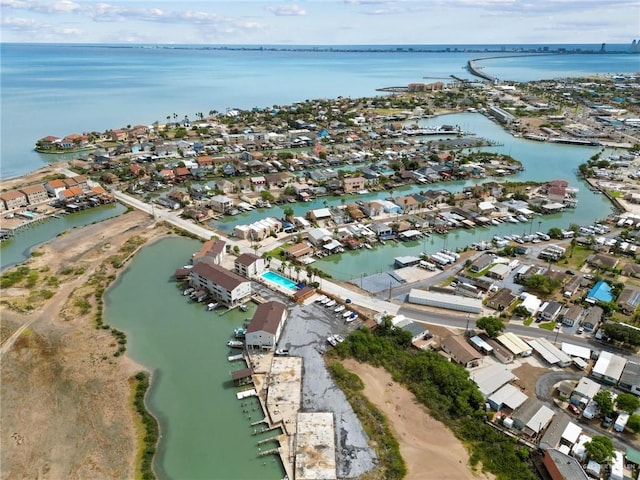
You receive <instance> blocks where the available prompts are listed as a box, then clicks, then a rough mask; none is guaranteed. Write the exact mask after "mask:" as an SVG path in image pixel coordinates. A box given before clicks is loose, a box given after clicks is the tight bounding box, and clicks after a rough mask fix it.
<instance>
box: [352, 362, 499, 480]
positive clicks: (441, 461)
mask: <svg viewBox="0 0 640 480" xmlns="http://www.w3.org/2000/svg"><path fill="white" fill-rule="evenodd" d="M344 365H345V367H346V368H348V369H349V370H351V371H352V372H354V373H355V374H357V375H358V376H359V377H360V378H361V379H362V381H363V383H364V386H365V388H364V393H365V395H366V396H367V398H368V399H369V400H370V401H371V402H373V403H374V404H375V405H376V406H377V407H378V408H379V409H380V410H381V411H382V412H383V413H384V415H385V416H386V417H387V419H388V420H389V422H390V425H391V430H392V431H393V433H394V435H395V437H396V439H397V440H398V443H399V444H400V453H401V454H402V457H403V458H404V460H405V462H406V464H407V476H406V477H405V478H406V479H407V480H421V479H424V478H429V479H430V480H448V479H451V480H453V479H455V480H464V479H468V480H477V479H478V478H483V479H490V478H493V477H492V476H489V475H487V474H483V473H478V472H474V471H472V470H471V467H470V466H469V454H468V452H467V450H466V449H465V448H464V446H463V445H462V443H460V441H459V440H458V439H457V438H456V437H455V436H454V435H453V433H452V432H451V431H450V430H449V429H447V428H446V427H445V426H444V425H443V424H442V423H440V422H438V421H437V420H434V419H433V418H431V417H430V416H429V414H428V413H427V412H426V410H425V408H424V407H423V406H422V405H419V404H417V403H416V401H415V397H414V396H413V394H411V392H409V391H408V390H407V389H405V388H404V387H402V386H401V385H398V384H397V383H395V382H394V381H393V380H392V378H391V375H389V373H388V372H387V371H386V370H384V369H382V368H375V367H372V366H371V365H367V364H362V363H358V362H356V361H355V360H346V361H345V362H344Z"/></svg>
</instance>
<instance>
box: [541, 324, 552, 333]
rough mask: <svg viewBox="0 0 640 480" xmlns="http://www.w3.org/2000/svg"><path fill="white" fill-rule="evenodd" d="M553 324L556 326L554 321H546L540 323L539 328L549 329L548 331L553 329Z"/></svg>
mask: <svg viewBox="0 0 640 480" xmlns="http://www.w3.org/2000/svg"><path fill="white" fill-rule="evenodd" d="M555 326H556V322H546V323H541V324H540V328H544V329H545V330H549V331H550V332H552V331H553V329H554V327H555Z"/></svg>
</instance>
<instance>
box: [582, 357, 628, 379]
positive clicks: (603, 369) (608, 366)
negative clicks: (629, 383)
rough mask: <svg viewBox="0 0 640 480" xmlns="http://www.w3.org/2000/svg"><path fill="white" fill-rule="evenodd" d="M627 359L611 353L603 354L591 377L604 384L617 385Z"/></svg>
mask: <svg viewBox="0 0 640 480" xmlns="http://www.w3.org/2000/svg"><path fill="white" fill-rule="evenodd" d="M626 364H627V359H626V358H624V357H621V356H619V355H614V354H613V353H611V352H601V353H600V356H599V357H598V360H597V361H596V364H595V365H594V366H593V370H592V371H591V375H592V376H593V378H596V379H598V380H601V381H602V382H603V383H608V384H610V385H616V384H617V383H618V381H619V380H620V377H621V376H622V372H623V370H624V367H625V365H626Z"/></svg>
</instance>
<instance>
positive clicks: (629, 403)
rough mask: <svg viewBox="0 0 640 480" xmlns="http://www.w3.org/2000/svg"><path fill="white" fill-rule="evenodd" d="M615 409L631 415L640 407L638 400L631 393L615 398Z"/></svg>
mask: <svg viewBox="0 0 640 480" xmlns="http://www.w3.org/2000/svg"><path fill="white" fill-rule="evenodd" d="M616 407H617V408H618V410H620V411H622V412H627V413H633V412H635V411H636V410H637V409H638V407H640V399H639V398H638V397H636V396H635V395H634V394H633V393H621V394H620V395H618V398H616Z"/></svg>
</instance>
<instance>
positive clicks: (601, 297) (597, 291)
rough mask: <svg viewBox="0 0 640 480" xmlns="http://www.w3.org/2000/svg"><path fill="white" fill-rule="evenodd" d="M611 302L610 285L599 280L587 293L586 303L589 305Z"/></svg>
mask: <svg viewBox="0 0 640 480" xmlns="http://www.w3.org/2000/svg"><path fill="white" fill-rule="evenodd" d="M612 300H613V294H612V293H611V285H609V284H608V283H607V282H605V281H602V280H600V281H599V282H598V283H596V284H595V285H594V286H593V288H592V289H591V290H589V293H587V298H586V301H587V302H589V303H596V302H602V303H609V302H610V301H612Z"/></svg>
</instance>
